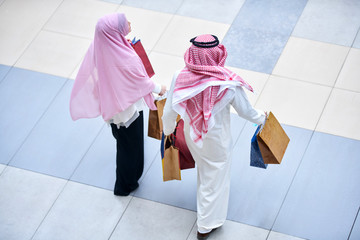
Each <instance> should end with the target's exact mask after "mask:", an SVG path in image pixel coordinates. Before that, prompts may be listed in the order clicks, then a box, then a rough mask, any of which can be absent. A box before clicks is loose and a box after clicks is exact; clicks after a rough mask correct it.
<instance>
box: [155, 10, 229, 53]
mask: <svg viewBox="0 0 360 240" xmlns="http://www.w3.org/2000/svg"><path fill="white" fill-rule="evenodd" d="M229 27H230V25H229V24H221V23H216V22H210V21H205V20H200V19H195V18H189V17H182V16H174V18H173V19H172V20H171V22H170V24H169V25H168V26H167V28H166V31H165V32H164V34H163V35H162V36H161V38H160V40H159V41H158V43H157V44H156V46H155V48H154V50H155V51H158V52H162V53H168V54H174V55H177V56H181V57H183V56H184V53H185V51H186V49H187V48H189V47H190V45H191V43H190V42H189V41H190V39H191V38H193V37H196V36H198V35H201V34H213V35H216V36H217V37H218V38H219V40H220V41H222V40H223V38H224V36H225V34H226V32H227V30H228V29H229Z"/></svg>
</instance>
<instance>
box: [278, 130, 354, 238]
mask: <svg viewBox="0 0 360 240" xmlns="http://www.w3.org/2000/svg"><path fill="white" fill-rule="evenodd" d="M359 155H360V141H356V140H352V139H346V138H342V137H338V136H333V135H328V134H323V133H317V132H315V133H314V135H313V137H312V139H311V142H310V145H309V147H308V149H307V151H306V154H305V156H304V158H303V160H302V163H301V166H300V168H299V170H298V172H297V174H296V177H295V179H294V182H293V184H292V186H291V188H290V191H289V193H288V195H287V197H286V199H285V202H284V204H283V206H282V208H281V211H280V213H279V216H278V217H277V219H276V222H275V225H274V228H273V230H274V231H277V232H282V233H285V234H289V235H293V236H299V237H303V238H308V239H316V240H321V239H326V240H331V239H334V240H335V239H336V240H337V239H347V237H348V235H349V233H350V230H351V227H352V225H353V222H354V219H355V216H356V214H357V211H358V209H359V202H360V188H359V184H358V183H359V182H360V175H359V172H360V162H359Z"/></svg>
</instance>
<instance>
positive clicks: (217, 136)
mask: <svg viewBox="0 0 360 240" xmlns="http://www.w3.org/2000/svg"><path fill="white" fill-rule="evenodd" d="M178 74H179V71H178V72H176V73H175V75H174V77H173V80H172V83H171V87H170V90H169V92H168V95H167V100H166V104H165V107H164V113H163V117H162V120H163V129H164V134H165V135H169V134H171V133H172V132H173V131H174V129H175V126H176V117H177V114H178V113H176V112H175V111H174V110H173V108H172V94H173V90H174V86H175V81H176V78H177V76H178ZM230 105H232V106H233V108H234V109H235V110H236V111H237V113H238V115H239V116H240V117H243V118H245V119H246V120H249V121H251V122H253V123H256V124H263V123H264V122H265V113H264V112H263V111H259V110H256V109H254V108H253V107H252V105H251V104H250V102H249V100H248V98H247V95H246V93H245V92H244V90H243V88H242V87H236V90H235V94H234V96H233V99H232V100H231V101H230V102H229V104H227V106H226V107H224V108H223V109H222V110H221V111H220V112H218V113H217V114H216V115H215V116H214V119H215V125H214V127H212V128H211V129H209V131H208V133H207V134H206V136H205V138H204V139H203V145H202V147H199V146H198V145H196V144H195V143H194V142H193V141H192V139H191V138H190V125H189V123H188V122H187V121H186V120H185V119H184V135H185V140H186V143H187V145H188V148H189V150H190V152H191V155H192V156H193V158H194V160H195V162H196V165H197V173H198V174H197V225H198V231H199V232H200V233H207V232H209V231H211V230H212V229H214V228H217V227H220V226H221V225H223V224H224V222H225V220H226V216H227V209H228V202H229V193H230V165H231V147H232V137H231V129H230Z"/></svg>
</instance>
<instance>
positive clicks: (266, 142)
mask: <svg viewBox="0 0 360 240" xmlns="http://www.w3.org/2000/svg"><path fill="white" fill-rule="evenodd" d="M256 138H257V141H258V144H259V149H260V152H261V156H262V158H263V160H264V163H265V164H280V163H281V160H282V158H283V156H284V154H285V151H286V148H287V146H288V144H289V142H290V139H289V137H288V136H287V135H286V133H285V131H284V129H283V128H282V127H281V125H280V123H279V122H278V120H277V119H276V118H275V116H274V114H273V113H272V112H270V113H269V116H268V118H267V119H266V122H265V124H264V126H263V127H262V128H261V129H260V131H259V133H258V134H257V135H256Z"/></svg>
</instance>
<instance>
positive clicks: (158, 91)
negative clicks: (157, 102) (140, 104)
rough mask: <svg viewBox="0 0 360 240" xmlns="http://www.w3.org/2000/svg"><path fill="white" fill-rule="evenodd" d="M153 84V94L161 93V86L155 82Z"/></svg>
mask: <svg viewBox="0 0 360 240" xmlns="http://www.w3.org/2000/svg"><path fill="white" fill-rule="evenodd" d="M154 83H155V87H154V89H153V93H157V94H159V93H160V92H161V85H160V84H158V83H156V82H154Z"/></svg>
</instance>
